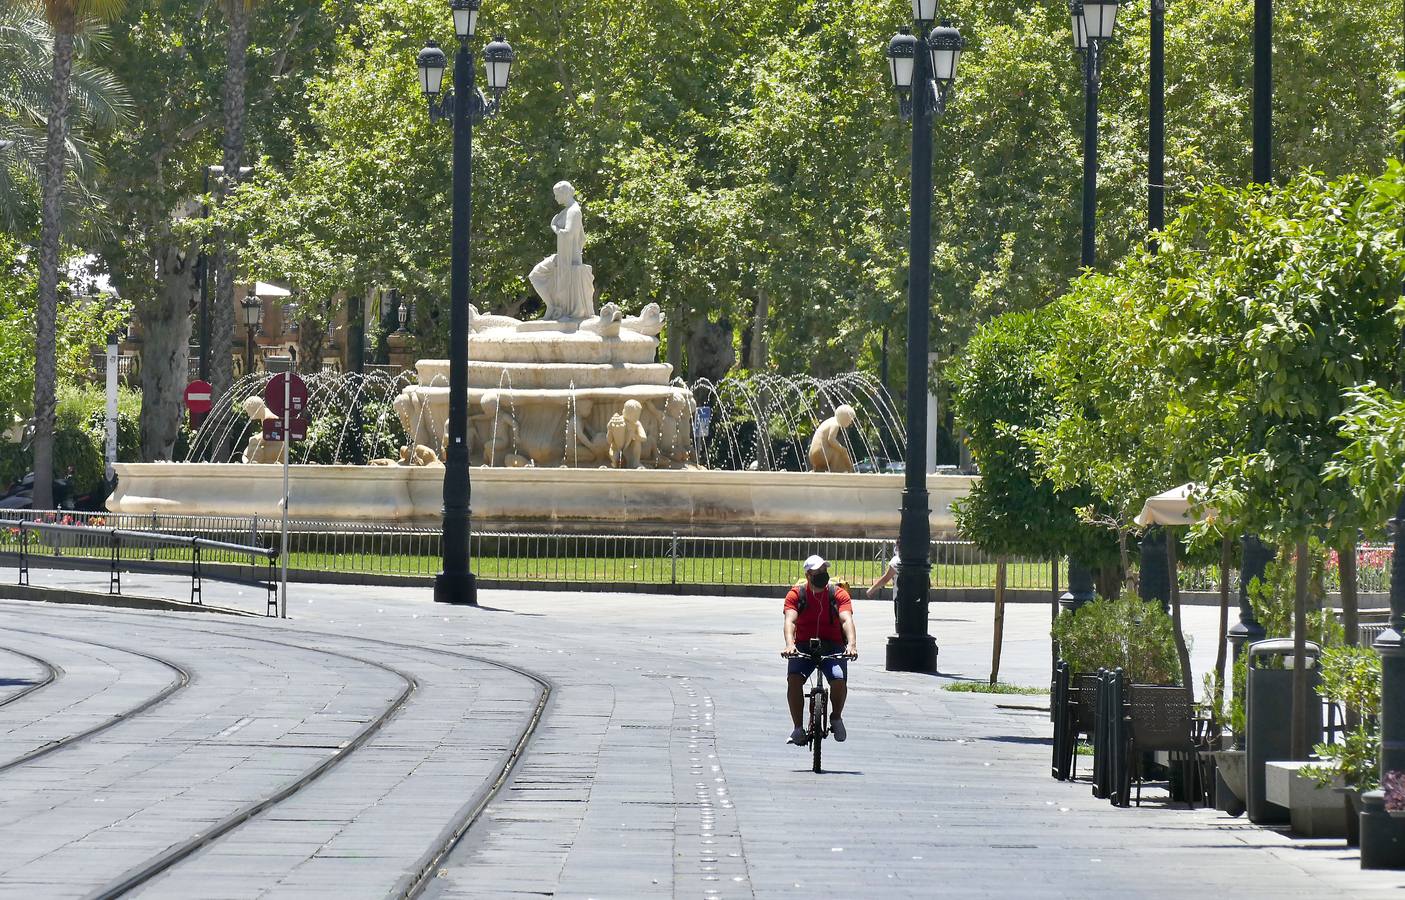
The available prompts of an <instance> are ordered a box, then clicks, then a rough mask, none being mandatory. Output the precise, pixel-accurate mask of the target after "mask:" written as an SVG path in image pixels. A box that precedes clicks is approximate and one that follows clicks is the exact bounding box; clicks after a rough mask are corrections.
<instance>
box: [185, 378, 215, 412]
mask: <svg viewBox="0 0 1405 900" xmlns="http://www.w3.org/2000/svg"><path fill="white" fill-rule="evenodd" d="M210 390H211V389H210V382H208V381H192V382H191V383H190V384H188V385H186V386H185V408H186V409H188V410H190V411H191V412H192V413H193V414H195V415H197V416H203V415H204V414H205V413H207V412H209V411H210V407H211V406H212V405H214V400H213V399H211V397H210Z"/></svg>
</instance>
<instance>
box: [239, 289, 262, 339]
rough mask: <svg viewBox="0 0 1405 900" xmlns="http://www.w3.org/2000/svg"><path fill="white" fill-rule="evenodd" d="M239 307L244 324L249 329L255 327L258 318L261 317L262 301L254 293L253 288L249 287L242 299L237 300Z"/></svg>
mask: <svg viewBox="0 0 1405 900" xmlns="http://www.w3.org/2000/svg"><path fill="white" fill-rule="evenodd" d="M239 309H240V312H242V313H243V315H244V326H245V327H246V328H249V329H250V330H252V329H254V328H257V327H258V324H259V319H260V318H262V317H263V301H262V300H260V299H259V297H258V294H256V293H254V289H253V288H249V292H248V293H247V294H245V295H244V299H243V300H241V301H239Z"/></svg>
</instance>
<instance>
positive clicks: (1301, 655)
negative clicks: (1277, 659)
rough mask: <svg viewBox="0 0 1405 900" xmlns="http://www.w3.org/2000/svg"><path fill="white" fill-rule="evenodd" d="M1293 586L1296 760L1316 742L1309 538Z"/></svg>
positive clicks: (1303, 543)
mask: <svg viewBox="0 0 1405 900" xmlns="http://www.w3.org/2000/svg"><path fill="white" fill-rule="evenodd" d="M1295 552H1296V553H1297V560H1296V565H1297V568H1296V569H1295V570H1294V572H1293V574H1294V576H1295V577H1294V579H1293V581H1294V585H1293V726H1292V731H1291V733H1290V741H1291V743H1290V745H1289V746H1290V748H1291V750H1292V754H1293V759H1307V758H1308V752H1309V751H1311V750H1312V742H1311V739H1310V738H1309V737H1308V733H1307V711H1308V709H1309V706H1308V704H1310V703H1312V691H1311V690H1310V689H1309V688H1308V682H1307V659H1306V653H1307V590H1308V580H1309V578H1310V576H1311V575H1312V560H1311V559H1310V558H1309V557H1308V547H1307V541H1305V540H1304V541H1298V544H1297V548H1296V550H1295Z"/></svg>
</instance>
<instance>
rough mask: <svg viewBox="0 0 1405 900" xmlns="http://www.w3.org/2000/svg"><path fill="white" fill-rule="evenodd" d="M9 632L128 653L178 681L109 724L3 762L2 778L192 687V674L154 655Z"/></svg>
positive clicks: (22, 630) (48, 635)
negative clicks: (171, 673)
mask: <svg viewBox="0 0 1405 900" xmlns="http://www.w3.org/2000/svg"><path fill="white" fill-rule="evenodd" d="M6 630H8V631H13V632H17V633H19V634H32V635H36V636H38V637H45V638H49V639H51V640H60V641H68V642H70V643H75V644H86V645H88V646H90V647H102V648H104V649H106V650H113V651H116V652H118V653H127V654H130V655H132V656H138V657H141V658H142V659H145V660H148V661H150V662H154V663H156V664H157V665H160V666H164V667H166V668H167V669H170V670H171V671H173V672H175V674H176V677H175V679H174V680H173V681H171V682H170V683H169V684H167V685H166V686H165V687H164V688H162V689H161V690H160V691H157V692H156V693H155V694H152V695H151V696H149V697H147V698H146V699H145V700H143V701H142V702H141V703H138V704H137V705H136V706H132V707H128V708H127V709H124V710H122V711H121V712H118V713H116V714H114V715H112V716H110V717H108V718H107V719H106V720H104V721H102V722H99V723H98V724H96V725H93V726H92V727H90V728H85V729H83V730H82V731H78V732H75V733H74V734H70V735H67V736H65V737H61V738H58V739H56V740H52V741H50V742H48V743H47V744H42V745H40V746H38V747H35V748H34V749H33V750H29V751H26V752H24V753H21V754H20V755H19V756H16V757H12V758H11V759H9V760H7V761H5V762H0V775H3V774H4V773H6V772H8V771H10V770H11V769H16V768H19V767H20V766H23V765H28V764H29V763H32V762H34V761H35V760H38V759H42V758H44V757H46V756H48V755H50V754H51V753H57V752H59V751H60V750H67V749H69V748H71V747H74V746H76V745H78V744H81V743H83V742H84V741H86V740H89V739H90V738H93V737H96V736H97V735H100V734H102V733H103V732H105V731H107V730H109V729H111V728H115V727H116V726H118V725H121V724H122V723H124V722H129V721H131V720H132V719H134V718H136V717H137V716H140V715H142V714H144V713H146V712H149V711H150V710H152V709H154V708H156V707H157V706H160V705H161V704H162V703H165V702H166V701H168V700H170V699H171V698H172V697H174V696H175V695H176V694H178V693H179V692H181V691H183V690H185V688H186V687H187V686H188V685H189V684H190V681H191V674H190V672H189V671H188V670H186V669H185V668H183V667H182V666H180V665H178V664H176V663H174V662H172V661H171V660H169V659H164V658H162V657H160V656H156V655H155V654H152V653H144V652H142V651H140V650H132V649H131V648H129V647H120V646H117V645H116V644H107V643H104V642H102V641H93V640H88V639H86V638H75V637H72V636H69V635H56V634H51V633H49V632H43V631H32V630H30V629H27V628H14V627H10V626H6Z"/></svg>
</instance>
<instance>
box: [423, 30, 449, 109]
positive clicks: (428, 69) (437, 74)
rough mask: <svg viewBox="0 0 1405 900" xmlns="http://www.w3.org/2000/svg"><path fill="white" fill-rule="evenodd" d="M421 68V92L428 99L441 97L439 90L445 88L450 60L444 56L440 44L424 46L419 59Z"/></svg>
mask: <svg viewBox="0 0 1405 900" xmlns="http://www.w3.org/2000/svg"><path fill="white" fill-rule="evenodd" d="M418 62H419V67H420V90H422V91H424V95H425V96H426V97H431V98H433V97H437V96H439V90H440V88H442V87H443V86H444V69H446V68H447V67H448V65H449V60H448V58H447V57H445V56H444V51H443V50H440V49H439V44H438V43H437V42H435V41H429V42H427V43H426V44H425V45H424V49H423V50H421V51H420V55H419V57H418Z"/></svg>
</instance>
